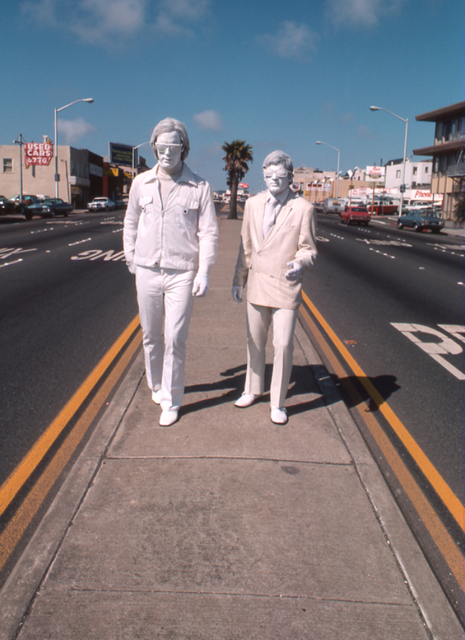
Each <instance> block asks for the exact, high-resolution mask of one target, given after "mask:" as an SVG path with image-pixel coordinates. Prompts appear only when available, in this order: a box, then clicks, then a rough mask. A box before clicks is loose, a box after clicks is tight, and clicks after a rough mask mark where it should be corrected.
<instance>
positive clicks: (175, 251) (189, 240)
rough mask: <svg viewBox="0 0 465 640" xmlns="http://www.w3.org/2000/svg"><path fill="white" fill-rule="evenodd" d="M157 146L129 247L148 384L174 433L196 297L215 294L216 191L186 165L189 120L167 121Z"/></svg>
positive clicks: (141, 185) (133, 198) (141, 187)
mask: <svg viewBox="0 0 465 640" xmlns="http://www.w3.org/2000/svg"><path fill="white" fill-rule="evenodd" d="M150 143H151V146H152V149H153V152H154V154H155V157H156V158H157V160H158V163H157V164H156V165H155V167H154V168H153V169H151V170H150V171H146V172H145V173H141V174H140V175H138V176H137V177H136V178H135V179H134V182H133V184H132V187H131V191H130V194H129V204H128V208H127V211H126V216H125V218H124V234H123V242H124V255H125V257H126V262H127V265H128V268H129V270H130V272H131V273H134V274H135V275H136V287H137V301H138V303H139V316H140V324H141V327H142V333H143V345H144V352H145V369H146V373H147V384H148V386H149V388H150V390H151V391H152V400H153V401H154V402H155V403H156V404H159V405H161V408H162V413H161V416H160V425H161V426H163V427H168V426H170V425H172V424H174V423H175V422H176V420H177V419H178V412H179V408H180V406H181V402H182V397H183V393H184V365H185V354H186V340H187V334H188V327H189V320H190V317H191V313H192V308H193V300H194V298H193V296H195V297H202V296H205V295H206V294H207V292H208V288H209V278H208V274H209V271H210V269H211V267H212V265H213V263H214V262H215V257H216V250H217V242H218V226H217V222H216V211H215V205H214V204H213V198H212V193H211V189H210V185H209V184H208V182H206V181H205V180H203V179H202V178H201V177H200V176H198V175H197V174H196V173H193V172H192V171H191V170H190V169H189V167H188V166H187V164H186V163H185V162H184V161H185V159H186V158H187V155H188V153H189V148H190V145H189V137H188V135H187V131H186V128H185V126H184V125H183V124H182V122H179V121H178V120H174V119H173V118H165V119H164V120H162V121H161V122H159V123H158V124H157V126H156V127H155V129H154V130H153V133H152V139H151V141H150Z"/></svg>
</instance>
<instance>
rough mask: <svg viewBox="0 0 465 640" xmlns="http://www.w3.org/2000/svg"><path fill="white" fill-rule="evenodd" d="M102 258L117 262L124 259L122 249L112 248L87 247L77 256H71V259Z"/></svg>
mask: <svg viewBox="0 0 465 640" xmlns="http://www.w3.org/2000/svg"><path fill="white" fill-rule="evenodd" d="M100 258H103V261H104V262H118V261H119V260H124V259H125V258H124V251H117V252H115V251H114V250H113V249H110V250H109V251H102V250H101V249H89V251H83V252H82V253H79V254H78V255H77V256H72V257H71V260H91V261H92V262H93V261H94V260H99V259H100Z"/></svg>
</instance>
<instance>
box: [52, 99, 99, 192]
mask: <svg viewBox="0 0 465 640" xmlns="http://www.w3.org/2000/svg"><path fill="white" fill-rule="evenodd" d="M93 101H94V99H93V98H80V99H79V100H74V102H70V103H69V104H66V105H65V106H64V107H60V108H59V109H55V197H56V198H58V182H59V179H60V178H59V175H58V126H57V125H58V117H57V113H58V112H59V111H63V110H64V109H67V108H68V107H72V106H73V104H76V103H77V102H93Z"/></svg>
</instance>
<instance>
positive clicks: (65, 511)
mask: <svg viewBox="0 0 465 640" xmlns="http://www.w3.org/2000/svg"><path fill="white" fill-rule="evenodd" d="M144 371H145V365H144V358H143V354H142V351H140V353H139V354H138V355H137V356H136V359H135V361H134V362H133V363H132V365H131V366H130V368H129V370H128V372H127V373H126V375H125V376H124V377H123V379H122V381H121V384H120V386H119V387H118V389H117V391H116V394H115V396H114V397H113V399H112V400H111V401H110V403H109V405H108V408H107V409H106V411H105V413H104V414H103V416H102V418H101V419H100V421H99V422H98V424H97V425H96V427H95V428H94V431H93V433H92V435H91V437H90V438H89V441H88V442H87V444H86V446H85V447H84V450H83V451H82V453H81V454H80V456H79V458H78V459H77V460H76V462H75V464H74V465H73V467H72V468H71V470H70V472H69V474H68V476H67V477H66V479H65V480H64V482H63V484H62V486H61V487H60V489H59V491H58V493H57V495H56V496H55V498H54V499H53V502H52V504H51V505H50V507H49V509H48V510H47V512H46V514H45V516H44V517H43V519H42V520H41V522H40V524H39V526H38V527H37V529H36V531H35V532H34V535H33V536H32V538H31V540H30V541H29V543H28V545H27V546H26V548H25V550H24V551H23V553H22V554H21V557H20V558H19V560H18V561H17V563H16V564H15V566H14V567H13V570H12V571H11V573H10V575H9V576H8V578H7V580H6V582H5V584H4V585H3V587H2V589H1V591H0V640H12V638H15V637H16V635H17V633H18V632H19V630H20V628H21V626H22V623H23V619H24V618H25V616H26V615H27V613H28V611H29V609H30V608H31V606H32V604H33V601H34V597H35V595H36V593H37V591H38V589H39V588H40V585H41V583H42V582H43V580H44V579H45V576H46V575H47V573H48V571H49V568H50V566H51V564H52V562H53V560H54V558H55V556H56V554H57V553H58V551H59V549H60V546H61V544H62V542H63V540H64V538H65V536H66V532H67V530H68V528H69V527H70V526H71V524H72V521H73V518H74V516H75V514H76V512H77V511H78V510H79V507H80V505H81V503H82V501H83V500H84V498H85V495H86V493H87V491H88V489H89V487H90V485H91V484H92V482H93V478H94V477H95V475H96V474H97V473H98V470H99V467H100V465H101V463H102V460H103V458H104V456H105V453H106V451H107V449H108V446H109V445H110V443H111V441H112V439H113V436H114V435H115V433H116V431H117V430H118V428H119V425H120V423H121V420H122V419H123V416H124V414H125V413H126V411H127V408H128V407H129V405H130V403H131V401H132V399H133V397H134V395H135V393H136V390H137V388H138V386H139V384H140V382H141V380H142V378H143V376H144Z"/></svg>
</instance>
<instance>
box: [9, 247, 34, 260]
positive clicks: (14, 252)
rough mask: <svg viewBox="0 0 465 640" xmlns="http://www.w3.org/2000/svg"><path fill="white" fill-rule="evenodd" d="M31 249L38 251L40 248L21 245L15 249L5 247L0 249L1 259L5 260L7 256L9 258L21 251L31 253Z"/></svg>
mask: <svg viewBox="0 0 465 640" xmlns="http://www.w3.org/2000/svg"><path fill="white" fill-rule="evenodd" d="M31 251H38V249H37V248H35V249H22V248H21V247H17V248H16V249H14V248H13V247H5V248H4V249H0V260H4V259H5V258H9V257H10V256H13V255H17V254H19V253H30V252H31Z"/></svg>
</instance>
